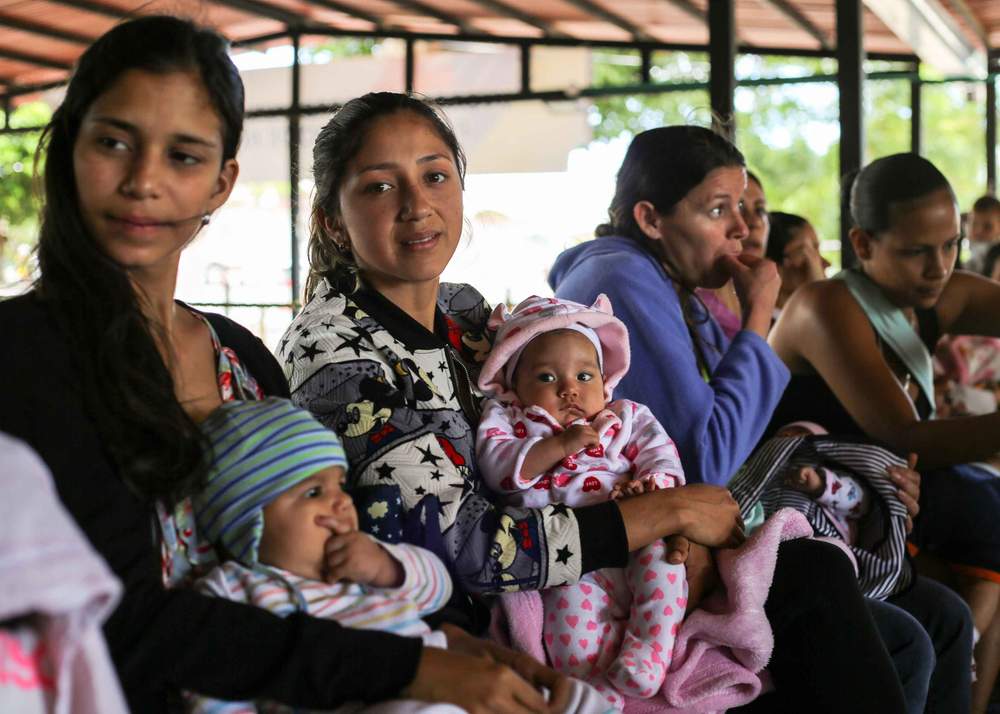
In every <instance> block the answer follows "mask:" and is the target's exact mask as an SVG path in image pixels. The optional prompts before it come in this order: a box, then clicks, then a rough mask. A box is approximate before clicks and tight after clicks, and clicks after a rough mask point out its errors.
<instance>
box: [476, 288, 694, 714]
mask: <svg viewBox="0 0 1000 714" xmlns="http://www.w3.org/2000/svg"><path fill="white" fill-rule="evenodd" d="M490 324H491V327H494V328H496V329H497V336H496V341H495V343H494V346H493V350H492V352H490V355H489V357H488V359H487V360H486V363H485V364H484V365H483V369H482V372H481V376H480V379H479V386H480V388H481V389H482V390H483V391H484V392H486V393H487V394H491V395H492V397H493V398H491V399H489V400H488V401H487V402H486V406H485V410H484V412H483V417H482V420H481V421H480V423H479V432H478V436H477V439H476V456H477V458H478V462H479V466H480V468H481V470H482V474H483V477H484V479H485V480H486V483H487V484H488V485H489V486H490V488H492V489H493V490H494V491H495V492H497V493H499V494H501V495H502V496H504V497H505V498H506V499H507V500H508V501H509V502H512V503H514V504H516V505H522V506H526V507H532V508H543V507H546V506H551V505H552V504H566V505H569V506H574V507H576V506H586V505H589V504H593V503H596V502H598V501H603V500H607V499H613V498H621V497H627V496H630V495H635V494H638V493H642V492H644V491H650V490H655V489H659V488H671V487H673V486H678V485H682V484H683V483H684V472H683V469H682V468H681V461H680V457H679V456H678V454H677V449H676V447H675V446H674V443H673V441H671V439H670V437H669V436H667V434H666V432H665V431H664V430H663V427H662V426H660V424H659V422H658V421H657V420H656V419H655V418H654V417H653V415H652V414H651V413H650V411H649V409H647V408H646V407H644V406H643V405H641V404H637V403H635V402H632V401H628V400H625V399H619V400H615V401H610V399H611V393H612V390H613V389H614V387H615V385H616V384H618V382H619V381H620V380H621V378H622V377H623V376H624V375H625V373H626V372H627V371H628V364H629V346H628V331H627V330H626V328H625V325H624V324H623V323H622V322H621V321H620V320H618V319H617V318H615V317H614V316H613V315H612V313H611V305H610V303H609V302H608V299H607V298H606V297H605V296H604V295H600V296H598V298H597V301H596V302H595V303H594V304H593V305H592V306H591V307H586V306H584V305H580V304H577V303H574V302H569V301H567V300H557V299H555V298H540V297H531V298H528V299H527V300H525V301H523V302H522V303H521V304H520V305H518V306H517V307H516V308H514V311H513V313H508V311H507V309H506V306H503V305H501V306H500V307H498V308H497V309H496V310H495V311H494V313H493V316H492V317H491V320H490ZM666 556H667V550H666V546H665V545H664V543H663V542H662V541H657V542H656V543H654V544H652V545H649V546H646V547H645V548H643V549H641V550H639V551H637V552H635V553H633V554H632V555H631V556H629V561H628V565H627V566H626V567H625V568H623V569H615V568H606V569H603V570H599V571H596V572H593V573H589V574H587V575H584V576H583V577H582V578H581V579H580V581H579V582H578V583H576V584H573V585H564V586H561V587H556V588H550V589H548V590H545V591H544V592H542V602H543V605H544V608H545V625H544V633H543V636H544V642H545V646H546V650H547V652H548V656H549V661H550V663H551V664H552V666H553V667H555V668H556V669H558V670H560V671H562V672H565V673H567V674H569V675H572V676H574V677H578V678H580V679H585V680H588V681H590V682H592V683H593V684H594V685H595V686H596V687H597V689H598V690H599V691H602V692H603V693H604V694H605V696H606V698H607V699H608V701H609V702H611V703H612V704H614V705H615V706H617V707H618V708H622V707H623V706H624V699H623V697H622V695H623V694H624V695H628V696H630V697H641V698H648V697H652V696H653V695H654V694H656V692H657V691H659V689H660V687H661V686H662V685H663V680H664V678H665V677H666V673H667V668H668V667H669V665H670V659H671V656H672V654H673V644H674V639H675V637H676V634H677V630H678V629H679V627H680V623H681V620H682V619H683V617H684V610H685V607H686V606H687V580H686V578H685V571H684V566H683V565H672V564H670V563H668V562H666Z"/></svg>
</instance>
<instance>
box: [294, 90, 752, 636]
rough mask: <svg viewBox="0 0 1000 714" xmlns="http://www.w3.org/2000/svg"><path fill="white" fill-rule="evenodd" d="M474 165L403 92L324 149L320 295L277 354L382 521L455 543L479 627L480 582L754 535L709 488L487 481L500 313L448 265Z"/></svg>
mask: <svg viewBox="0 0 1000 714" xmlns="http://www.w3.org/2000/svg"><path fill="white" fill-rule="evenodd" d="M358 137H361V139H359V138H358ZM464 169H465V160H464V157H463V155H462V153H461V149H460V148H459V146H458V142H457V140H456V139H455V135H454V133H453V132H452V130H451V128H450V127H449V126H448V125H447V123H446V122H445V120H444V119H443V118H442V117H441V116H440V115H438V114H437V113H436V112H435V111H434V110H433V109H432V108H430V107H429V106H428V105H427V104H425V103H423V102H421V101H419V100H416V99H413V98H410V97H406V96H404V95H398V94H391V93H379V94H370V95H366V96H365V97H361V98H360V99H357V100H353V101H351V102H349V103H348V104H347V105H345V107H344V108H343V109H341V110H340V111H339V112H338V113H337V114H335V115H334V117H333V118H332V119H331V120H330V122H329V123H328V124H327V125H326V126H325V127H324V128H323V130H322V131H321V132H320V134H319V136H318V138H317V140H316V145H315V147H314V150H313V170H314V178H315V181H316V194H315V199H314V203H313V212H312V230H311V236H310V246H309V250H310V264H311V273H310V279H309V281H308V284H307V298H308V302H307V304H306V305H305V307H304V308H303V310H302V313H301V314H300V315H299V316H298V317H297V318H296V319H295V321H294V322H293V323H292V324H291V326H290V327H289V328H288V331H287V332H286V333H285V336H284V339H283V340H282V342H281V344H280V346H279V350H278V359H279V361H281V362H282V363H283V366H284V370H285V375H286V376H287V378H288V380H289V383H290V387H291V390H292V399H293V400H294V401H296V402H297V403H298V404H299V405H301V406H303V407H305V408H307V409H309V410H310V411H312V412H313V413H314V414H315V415H316V416H317V417H318V418H319V419H320V420H321V421H322V422H323V423H324V424H326V425H327V426H328V427H330V428H331V429H334V430H335V431H336V432H337V433H338V434H339V435H340V436H341V438H342V439H343V441H344V445H345V447H346V449H347V455H348V460H349V461H350V464H351V469H350V476H349V479H350V482H351V485H352V486H353V487H354V489H355V498H356V500H357V501H358V503H359V511H360V512H361V513H362V516H363V517H365V514H366V513H367V514H368V516H369V518H368V523H367V528H368V529H370V530H372V531H373V532H377V533H378V535H379V537H386V536H387V535H388V537H390V538H402V539H404V540H407V541H409V542H414V543H417V544H419V545H423V546H425V547H428V548H430V549H432V550H434V551H435V552H436V553H437V554H438V555H439V556H441V558H442V559H443V560H444V562H445V563H447V564H448V566H449V568H450V570H451V573H452V575H453V577H454V578H455V580H456V585H457V587H456V588H455V591H456V593H457V598H458V600H453V603H452V607H451V608H450V609H449V610H448V611H447V615H446V617H450V618H452V619H454V620H455V621H456V622H458V623H460V624H462V625H464V626H466V627H470V628H472V629H478V628H480V627H482V626H483V625H484V624H485V622H483V621H482V620H479V621H477V620H476V619H475V618H474V615H475V613H476V608H475V607H474V606H473V604H472V600H471V598H470V597H469V595H470V594H476V593H488V592H498V591H500V590H501V589H503V590H517V589H541V588H546V587H550V586H552V585H557V584H563V583H570V582H576V581H577V580H579V578H580V576H581V575H583V574H584V573H587V572H590V571H592V570H596V569H599V568H603V567H620V566H622V565H624V564H625V562H626V556H627V554H628V552H629V551H631V550H635V549H637V548H639V547H641V546H643V545H645V544H647V543H649V542H652V541H653V540H655V539H656V538H660V537H663V536H666V535H670V534H675V533H682V534H687V535H690V536H691V537H692V539H694V540H696V541H699V542H703V543H706V544H708V545H713V546H720V545H733V544H735V543H737V542H739V540H740V539H741V538H742V526H741V523H740V521H739V516H738V514H737V512H736V508H735V506H734V504H733V502H732V500H731V498H730V496H729V494H728V492H726V491H724V490H722V489H719V488H714V487H709V486H697V487H694V488H693V489H683V488H681V489H670V490H667V491H662V492H656V493H651V494H645V495H643V496H641V497H637V498H633V499H630V500H629V501H625V502H622V503H620V504H619V503H614V502H607V503H601V504H598V505H594V506H588V507H585V508H575V509H569V508H565V507H557V506H548V507H545V508H541V509H529V508H518V507H513V506H503V507H501V506H498V505H497V504H496V503H495V502H494V501H493V499H492V498H491V497H490V496H489V495H487V494H486V493H484V491H483V488H482V482H481V478H480V474H479V472H478V470H477V469H476V465H475V452H474V443H473V442H474V437H475V431H476V425H477V423H478V420H479V402H480V399H481V396H482V395H481V394H480V393H479V392H478V391H476V388H475V383H476V378H477V374H478V365H479V364H480V363H481V362H482V361H483V359H484V358H485V355H486V352H487V351H488V350H489V346H490V342H489V337H490V336H489V335H488V334H487V332H486V320H487V318H488V316H489V312H490V311H489V308H488V306H487V305H486V303H485V302H484V300H483V298H482V296H480V295H479V293H477V292H476V291H475V290H474V289H473V288H471V287H469V286H467V285H452V284H442V283H440V279H439V278H440V275H441V272H442V271H443V270H444V268H445V266H446V265H447V264H448V261H449V260H450V259H451V256H452V254H453V253H454V250H455V248H456V246H457V244H458V239H459V237H460V235H461V232H462V225H463V223H462V220H463V219H462V182H463V180H464ZM397 498H398V499H399V502H400V504H401V509H399V512H397V513H391V512H390V513H385V508H384V504H392V503H396V502H397ZM366 504H368V505H370V506H371V507H370V508H368V507H367V506H366ZM390 510H391V509H390ZM387 530H388V531H391V532H388V533H387Z"/></svg>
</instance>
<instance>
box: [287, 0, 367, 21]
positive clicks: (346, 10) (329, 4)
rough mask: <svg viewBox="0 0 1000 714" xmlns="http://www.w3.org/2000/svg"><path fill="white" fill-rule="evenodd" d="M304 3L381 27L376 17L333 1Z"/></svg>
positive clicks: (323, 0)
mask: <svg viewBox="0 0 1000 714" xmlns="http://www.w3.org/2000/svg"><path fill="white" fill-rule="evenodd" d="M304 2H306V3H308V4H309V5H315V6H316V7H321V8H323V9H325V10H333V11H334V12H341V13H343V14H345V15H349V16H350V17H354V18H357V19H358V20H364V21H365V22H370V23H372V24H373V25H375V27H382V18H380V17H376V16H375V15H372V14H370V13H367V12H364V11H362V10H358V9H356V8H353V7H349V6H347V5H344V4H343V3H339V2H335V0H304Z"/></svg>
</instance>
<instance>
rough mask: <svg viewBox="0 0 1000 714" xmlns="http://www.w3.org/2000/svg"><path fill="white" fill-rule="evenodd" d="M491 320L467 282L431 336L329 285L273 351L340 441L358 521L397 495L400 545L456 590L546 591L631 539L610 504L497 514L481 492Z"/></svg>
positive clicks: (441, 300)
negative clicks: (479, 461) (422, 554)
mask: <svg viewBox="0 0 1000 714" xmlns="http://www.w3.org/2000/svg"><path fill="white" fill-rule="evenodd" d="M489 314H490V310H489V307H488V305H487V304H486V302H485V301H484V300H483V298H482V296H481V295H480V294H479V293H478V292H477V291H476V290H474V289H473V288H471V287H469V286H468V285H459V284H442V285H441V287H440V290H439V294H438V304H437V312H436V315H435V325H434V331H433V332H431V331H429V330H427V329H426V328H425V327H424V326H422V325H420V324H419V323H417V322H416V321H415V320H413V319H412V318H411V317H409V316H408V315H407V314H406V313H404V312H403V311H402V310H400V309H399V308H398V307H397V306H396V305H395V304H393V303H392V302H390V301H389V300H387V299H386V298H385V297H383V296H382V295H380V294H379V293H378V292H376V291H374V290H371V289H369V288H366V287H364V286H362V288H361V289H360V290H358V291H356V292H355V293H353V294H351V295H350V296H347V295H345V294H343V293H341V292H339V291H337V290H336V289H335V288H333V287H331V285H330V284H329V283H328V282H324V283H322V284H321V285H320V286H319V287H318V288H317V290H316V292H315V293H314V295H313V297H312V299H311V300H310V301H309V303H308V304H307V305H306V306H305V307H304V309H303V310H302V312H301V313H300V314H299V315H298V317H296V319H295V320H294V322H293V323H292V324H291V326H290V327H289V328H288V331H287V332H286V333H285V336H284V339H282V341H281V344H280V346H279V349H278V352H279V354H278V357H279V360H280V361H281V362H282V363H283V366H284V370H285V375H286V376H287V378H288V381H289V386H290V387H291V391H292V399H293V401H295V402H296V403H297V404H299V405H300V406H302V407H304V408H306V409H309V410H310V411H311V412H312V413H313V414H314V415H315V416H316V417H317V418H318V419H319V420H320V421H322V422H323V423H324V424H325V425H327V426H328V427H329V428H331V429H333V430H335V431H336V432H337V433H338V434H339V435H340V437H341V439H342V440H343V442H344V447H345V449H346V450H347V458H348V461H349V462H350V464H351V467H350V474H349V481H350V484H351V486H352V488H353V489H354V495H355V500H356V502H357V504H358V508H359V511H361V512H362V516H363V518H362V520H363V521H366V522H367V523H368V525H369V528H372V525H371V524H372V522H373V521H372V519H371V518H370V517H371V516H372V515H373V514H374V515H381V513H382V512H383V511H384V506H385V504H386V503H387V502H391V501H392V499H391V498H386V497H385V496H386V494H385V489H386V488H394V489H398V493H399V495H400V497H401V499H400V500H401V507H402V511H403V519H402V520H403V525H402V539H403V540H404V541H406V542H410V543H413V544H414V545H420V546H423V547H426V548H428V549H430V550H432V551H434V552H436V553H437V554H438V555H439V556H440V557H441V558H442V560H444V562H445V564H446V565H447V566H448V568H449V570H450V571H451V575H452V577H453V579H454V581H455V583H456V586H457V587H456V590H461V591H464V592H465V593H489V592H499V591H502V590H518V589H529V590H530V589H541V588H546V587H550V586H553V585H559V584H564V583H571V582H575V581H576V580H578V579H579V578H580V576H581V575H582V574H583V573H586V572H589V571H591V570H595V569H598V568H604V567H622V566H623V565H624V564H625V562H626V559H627V541H626V537H625V529H624V525H623V523H622V520H621V515H620V513H619V511H618V509H617V507H616V506H615V505H614V504H613V503H610V502H606V503H601V504H599V505H594V506H588V507H585V508H578V509H569V508H566V507H565V506H562V505H555V506H547V507H545V508H542V509H529V508H521V507H515V506H500V505H498V504H497V502H495V501H494V500H493V497H492V496H491V495H490V494H489V493H488V492H486V490H485V489H483V488H482V480H481V476H480V473H479V470H478V469H477V467H476V462H475V444H474V440H475V433H476V425H477V424H478V421H479V406H480V401H481V395H480V394H479V393H478V391H476V390H475V386H474V385H475V383H476V374H477V372H478V366H479V365H480V364H481V363H482V361H483V360H484V359H485V356H486V354H487V352H488V351H489V348H490V335H488V334H487V333H486V320H487V318H488V317H489ZM367 491H371V492H373V493H375V496H372V497H369V496H368V495H367V494H366V492H367ZM366 515H367V516H368V518H367V519H366V518H364V516H366ZM378 520H379V519H375V521H376V522H377V521H378ZM378 536H379V537H380V538H383V539H387V540H393V538H392V536H391V535H389V534H387V533H385V532H379V533H378Z"/></svg>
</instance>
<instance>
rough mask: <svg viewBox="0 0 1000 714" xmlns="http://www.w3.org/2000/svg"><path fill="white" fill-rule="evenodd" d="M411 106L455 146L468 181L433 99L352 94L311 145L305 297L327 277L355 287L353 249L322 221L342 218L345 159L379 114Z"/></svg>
mask: <svg viewBox="0 0 1000 714" xmlns="http://www.w3.org/2000/svg"><path fill="white" fill-rule="evenodd" d="M399 112H412V113H414V114H416V115H417V116H419V117H421V118H423V119H426V120H427V121H428V123H429V124H430V125H431V128H432V129H433V130H434V132H435V133H436V134H437V135H438V137H440V139H441V141H443V142H444V143H445V145H446V146H447V147H448V149H449V150H450V151H451V154H452V157H453V158H454V160H455V166H456V167H457V168H458V175H459V179H460V181H461V182H462V185H463V186H464V185H465V166H466V161H465V154H464V153H463V152H462V147H461V145H460V144H459V143H458V137H456V136H455V130H454V129H452V127H451V125H450V124H449V123H448V120H447V118H446V117H445V116H444V114H443V113H441V112H440V111H439V110H438V109H436V108H435V106H434V105H432V104H431V103H430V102H428V101H426V100H424V99H421V98H419V97H415V96H412V95H409V94H399V93H396V92H372V93H370V94H365V95H364V96H362V97H358V98H356V99H352V100H351V101H349V102H347V104H345V105H344V106H342V107H341V108H340V109H339V110H337V112H336V113H334V115H333V116H332V117H331V118H330V121H328V122H327V123H326V126H324V127H323V128H322V129H320V132H319V135H318V136H317V137H316V143H315V144H314V145H313V181H314V182H315V189H314V191H315V193H314V195H313V202H312V212H311V215H310V222H309V277H308V278H307V279H306V288H305V301H306V302H308V300H309V299H310V298H311V297H312V293H313V291H314V290H315V289H316V286H317V285H318V284H319V282H320V281H321V280H323V279H324V278H328V279H330V281H331V282H332V283H333V284H334V285H335V286H336V287H337V288H338V289H339V290H341V291H343V292H347V293H350V292H353V291H354V290H355V289H356V287H357V273H356V268H355V266H354V264H353V259H352V258H351V254H350V252H349V251H346V250H343V249H342V248H340V247H338V245H337V244H336V242H335V241H334V239H333V236H331V235H330V234H329V233H328V232H327V230H326V226H325V225H324V219H329V220H330V221H332V222H333V223H337V222H338V221H339V220H340V196H339V194H340V186H341V184H342V183H343V180H344V171H345V170H346V167H347V164H348V163H349V162H350V161H351V159H353V158H354V156H355V154H357V153H358V151H359V150H360V149H361V146H362V144H364V141H365V137H366V135H367V131H368V128H369V127H370V126H371V125H372V123H373V122H374V121H375V120H376V119H379V118H381V117H384V116H389V115H390V114H397V113H399Z"/></svg>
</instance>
